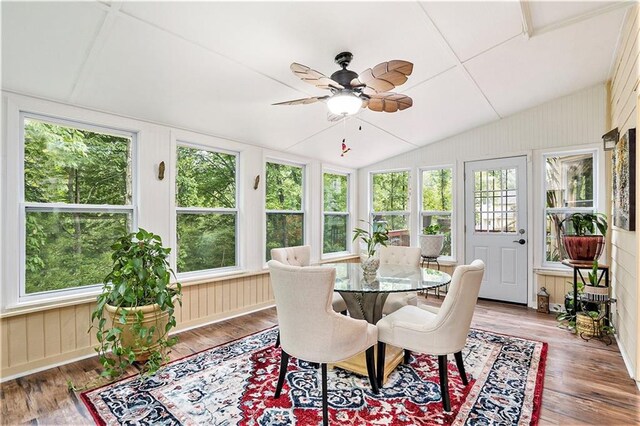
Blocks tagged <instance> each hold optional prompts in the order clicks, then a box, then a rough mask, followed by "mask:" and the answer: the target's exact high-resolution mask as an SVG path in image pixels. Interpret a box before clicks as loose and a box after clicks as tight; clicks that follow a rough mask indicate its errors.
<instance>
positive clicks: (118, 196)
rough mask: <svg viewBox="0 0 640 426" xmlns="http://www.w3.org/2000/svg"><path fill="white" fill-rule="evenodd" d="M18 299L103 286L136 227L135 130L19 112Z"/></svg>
mask: <svg viewBox="0 0 640 426" xmlns="http://www.w3.org/2000/svg"><path fill="white" fill-rule="evenodd" d="M22 132H23V134H22V135H23V137H22V140H23V158H24V162H23V169H24V174H23V179H24V181H23V184H24V191H23V193H22V201H23V202H22V203H21V208H22V210H23V215H22V218H21V221H22V222H21V225H22V227H23V228H22V229H23V230H24V242H23V244H24V245H23V248H24V251H23V255H24V257H23V266H24V275H23V279H22V280H21V287H20V296H21V297H24V296H35V295H38V294H44V293H48V292H52V291H61V290H69V289H73V288H78V287H86V286H91V285H95V284H100V283H102V281H103V279H104V277H105V276H106V275H107V273H108V272H109V271H110V270H111V264H112V262H111V244H112V243H114V242H115V240H116V239H117V238H118V237H119V236H121V235H123V234H125V233H126V232H129V231H130V230H132V229H133V228H134V223H133V221H134V214H133V213H134V200H135V194H134V184H133V182H134V179H133V171H132V164H133V163H134V159H133V151H134V135H132V134H131V133H125V132H118V131H114V130H108V129H101V128H97V127H92V126H84V125H83V126H80V125H76V124H72V123H69V122H64V121H58V120H53V119H49V118H44V117H39V116H35V115H30V114H23V115H22Z"/></svg>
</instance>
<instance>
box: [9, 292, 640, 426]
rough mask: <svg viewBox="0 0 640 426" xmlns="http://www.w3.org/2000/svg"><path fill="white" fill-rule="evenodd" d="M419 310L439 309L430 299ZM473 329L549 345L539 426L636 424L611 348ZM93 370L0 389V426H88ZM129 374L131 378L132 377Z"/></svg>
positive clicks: (244, 330) (92, 365)
mask: <svg viewBox="0 0 640 426" xmlns="http://www.w3.org/2000/svg"><path fill="white" fill-rule="evenodd" d="M420 300H421V302H422V303H427V304H436V305H437V304H439V303H440V301H438V300H437V299H435V297H434V296H429V298H428V299H427V300H425V299H424V297H420ZM274 324H276V314H275V309H268V310H265V311H261V312H258V313H254V314H251V315H248V316H244V317H240V318H235V319H232V320H229V321H225V322H221V323H217V324H213V325H210V326H206V327H202V328H198V329H195V330H191V331H187V332H184V333H182V334H181V335H180V343H179V344H178V345H177V346H176V348H175V350H174V351H173V353H172V358H173V359H176V358H181V357H183V356H186V355H189V354H191V353H194V352H197V351H200V350H203V349H207V348H209V347H212V346H215V345H219V344H222V343H225V342H228V341H230V340H234V339H237V338H240V337H243V336H245V335H248V334H251V333H254V332H256V331H260V330H263V329H265V328H267V327H270V326H272V325H274ZM473 327H475V328H479V329H484V330H489V331H493V332H497V333H504V334H510V335H513V336H520V337H525V338H531V339H537V340H541V341H544V342H547V343H548V344H549V351H548V356H547V367H546V374H545V383H544V393H543V399H542V415H541V420H540V424H542V425H585V424H607V425H634V424H640V414H639V413H640V391H638V389H637V388H636V386H635V384H634V382H633V380H632V379H630V378H629V376H628V374H627V370H626V368H625V366H624V362H623V360H622V357H621V356H620V353H619V351H618V347H617V346H616V344H615V343H614V344H612V345H611V346H605V345H604V344H603V343H601V342H598V341H591V342H585V341H583V340H582V339H580V338H579V337H577V336H574V335H572V334H570V333H569V332H567V331H564V330H561V329H559V328H558V327H557V326H556V322H555V320H554V316H553V315H545V314H538V313H537V312H535V311H533V310H531V309H527V308H524V307H520V306H513V305H508V304H501V303H496V302H488V301H479V302H478V306H477V308H476V311H475V315H474V320H473ZM98 369H99V364H98V362H97V359H96V358H91V359H87V360H84V361H80V362H76V363H73V364H68V365H65V366H61V367H57V368H53V369H50V370H47V371H45V372H41V373H36V374H32V375H30V376H26V377H23V378H20V379H16V380H12V381H9V382H6V383H3V384H2V385H1V386H0V403H1V404H2V407H1V411H0V414H1V416H2V417H1V421H2V424H21V423H31V424H56V425H62V424H64V425H69V424H73V425H79V424H93V420H92V418H91V416H90V415H89V413H88V411H87V410H86V408H85V407H84V404H83V403H82V402H81V401H80V399H79V396H77V395H76V394H74V393H73V392H69V391H68V390H67V380H71V381H73V382H74V383H76V384H78V385H81V384H83V383H87V382H89V381H90V380H91V379H93V378H94V377H95V376H96V374H97V371H98ZM132 372H133V370H132Z"/></svg>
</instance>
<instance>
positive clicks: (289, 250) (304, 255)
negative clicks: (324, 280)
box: [271, 246, 347, 314]
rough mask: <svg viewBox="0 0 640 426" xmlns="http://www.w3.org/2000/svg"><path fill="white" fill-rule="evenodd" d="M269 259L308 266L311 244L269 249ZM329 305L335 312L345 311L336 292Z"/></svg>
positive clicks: (292, 264)
mask: <svg viewBox="0 0 640 426" xmlns="http://www.w3.org/2000/svg"><path fill="white" fill-rule="evenodd" d="M271 259H272V260H277V261H278V262H280V263H284V264H285V265H291V266H309V264H310V263H311V246H295V247H282V248H274V249H271ZM331 305H332V306H333V310H334V311H336V312H342V313H343V314H346V313H347V304H346V303H345V302H344V299H343V298H342V296H340V294H338V293H337V292H333V295H332V296H331Z"/></svg>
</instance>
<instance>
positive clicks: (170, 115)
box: [77, 16, 329, 149]
mask: <svg viewBox="0 0 640 426" xmlns="http://www.w3.org/2000/svg"><path fill="white" fill-rule="evenodd" d="M92 70H93V72H92V73H91V75H90V76H89V77H88V78H87V80H86V83H85V84H84V85H83V87H82V88H81V90H80V92H79V95H78V97H77V102H78V103H79V104H81V105H88V106H91V107H95V108H100V109H104V110H108V111H118V112H119V113H121V114H125V115H131V116H135V117H140V118H145V119H149V120H154V121H158V122H162V123H167V124H171V125H176V126H181V127H186V128H189V129H193V130H200V131H206V132H208V133H212V134H215V135H218V136H222V137H227V138H230V139H235V140H239V141H244V142H248V143H254V144H261V145H265V146H268V147H272V148H274V149H282V148H285V147H287V146H290V145H292V144H294V143H295V142H297V141H299V140H301V139H304V138H305V137H307V136H308V135H309V134H310V133H313V132H317V131H319V130H321V129H323V128H326V127H328V126H329V123H327V121H326V113H325V110H324V108H323V107H324V105H322V104H319V105H309V106H303V107H275V106H271V105H270V104H271V102H272V101H273V100H274V98H275V99H281V98H285V99H289V98H292V97H298V96H299V93H296V91H294V90H292V89H290V88H288V87H286V86H283V85H281V84H279V83H277V82H275V81H273V80H271V79H269V78H266V77H264V76H261V75H259V74H256V73H254V72H252V71H250V70H248V69H246V68H244V67H241V66H238V65H237V64H235V63H233V62H232V61H229V60H228V59H225V58H223V57H220V56H218V55H215V54H212V53H211V52H209V51H207V50H205V49H202V48H200V47H197V46H194V45H192V44H190V43H187V42H185V41H183V40H181V39H178V38H176V37H173V36H171V35H169V34H167V33H166V32H164V31H160V30H158V29H156V28H154V27H151V26H148V25H139V23H138V22H137V21H135V20H134V19H132V18H129V17H126V16H122V17H119V18H117V21H116V22H115V24H114V27H113V29H112V34H111V35H110V36H109V37H108V39H107V41H106V43H105V45H104V47H103V48H102V49H101V52H100V55H99V56H98V59H96V63H95V64H93V66H92ZM305 107H306V108H307V111H305ZM313 110H315V111H316V112H317V114H311V111H313Z"/></svg>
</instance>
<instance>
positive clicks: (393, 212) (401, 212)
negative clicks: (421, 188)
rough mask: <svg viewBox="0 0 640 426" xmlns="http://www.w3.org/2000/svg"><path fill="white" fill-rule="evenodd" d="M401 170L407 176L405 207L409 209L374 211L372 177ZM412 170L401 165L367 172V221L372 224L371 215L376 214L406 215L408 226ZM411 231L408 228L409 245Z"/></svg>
mask: <svg viewBox="0 0 640 426" xmlns="http://www.w3.org/2000/svg"><path fill="white" fill-rule="evenodd" d="M403 172H407V173H408V176H407V207H408V209H409V210H391V211H379V212H378V211H375V210H374V209H373V205H374V203H373V202H374V196H373V190H374V188H373V177H374V176H375V175H380V174H388V173H403ZM412 172H413V170H412V169H411V168H408V167H403V168H397V169H382V170H375V171H370V172H369V191H368V192H369V193H368V199H369V212H368V220H369V223H371V224H372V225H373V217H374V216H376V215H379V216H407V224H408V225H409V226H411V223H412V217H413V214H412V208H411V205H412V203H411V174H412ZM412 234H413V231H412V230H411V229H409V247H411V245H412V244H411V243H412V242H411V239H412V238H413V235H412Z"/></svg>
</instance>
